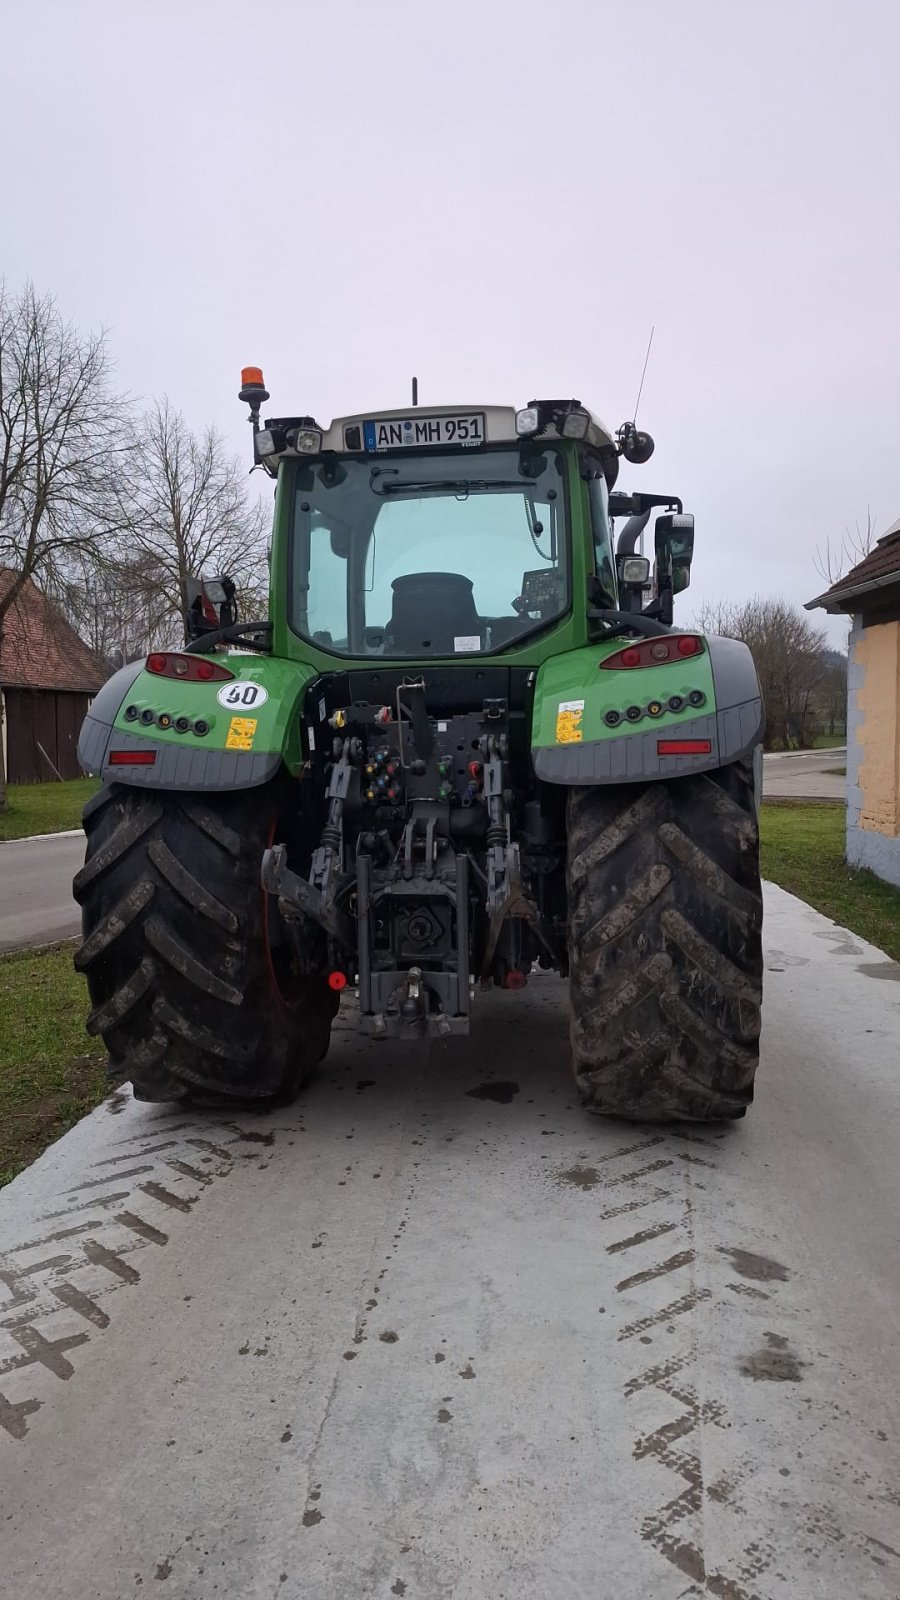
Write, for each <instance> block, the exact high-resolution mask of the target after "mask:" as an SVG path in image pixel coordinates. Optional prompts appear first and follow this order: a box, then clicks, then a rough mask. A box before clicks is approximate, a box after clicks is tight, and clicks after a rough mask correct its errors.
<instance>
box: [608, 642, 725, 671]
mask: <svg viewBox="0 0 900 1600" xmlns="http://www.w3.org/2000/svg"><path fill="white" fill-rule="evenodd" d="M702 651H703V640H702V639H701V638H700V635H699V634H697V633H667V634H662V635H660V637H659V638H658V639H640V640H637V641H636V642H635V643H634V644H629V645H626V647H625V649H624V650H615V651H614V652H613V654H612V655H611V656H607V658H606V660H605V661H601V662H599V666H600V667H611V668H613V669H614V670H617V669H618V668H619V667H661V666H663V665H664V664H665V663H666V662H667V661H685V660H687V659H688V657H689V656H699V655H701V654H702Z"/></svg>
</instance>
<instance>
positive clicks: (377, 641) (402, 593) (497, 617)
mask: <svg viewBox="0 0 900 1600" xmlns="http://www.w3.org/2000/svg"><path fill="white" fill-rule="evenodd" d="M252 389H253V386H252V385H250V386H249V391H248V386H247V385H246V384H245V387H244V388H243V389H242V391H241V394H242V397H243V398H246V399H249V400H250V401H251V408H252V405H253V393H252ZM262 394H265V391H264V390H263V391H262ZM254 418H255V422H256V423H257V424H258V409H257V412H256V413H254ZM650 449H652V441H650V440H649V436H648V435H645V434H642V435H637V434H636V433H635V432H634V430H631V432H630V433H629V432H628V430H620V432H619V435H617V436H614V435H613V434H612V433H611V432H610V430H609V429H608V428H606V427H605V426H604V425H603V423H601V422H600V421H599V420H598V419H597V418H596V417H594V416H592V414H591V413H590V412H589V411H587V410H586V409H585V408H584V407H583V406H581V405H580V403H579V402H578V401H577V400H565V401H534V402H532V403H531V404H530V405H529V406H527V407H525V408H524V409H522V410H519V411H516V410H514V409H513V408H512V407H506V406H457V407H440V408H435V409H434V410H432V411H428V412H425V411H419V410H418V409H413V410H410V411H408V412H402V411H385V412H379V413H371V414H368V415H365V414H363V415H357V416H351V417H342V418H339V419H338V420H337V421H335V422H333V423H332V424H331V425H330V426H329V427H327V428H325V427H321V426H320V425H319V424H318V423H316V422H315V419H314V418H312V417H286V418H276V419H271V420H268V421H267V422H266V424H265V426H264V427H260V426H258V425H257V426H255V431H254V450H255V458H256V462H257V464H258V465H261V466H263V467H264V468H265V469H266V470H267V471H269V472H270V473H272V474H273V475H278V477H279V494H280V496H281V497H282V500H283V501H287V504H286V505H282V514H281V517H280V518H279V525H280V527H281V529H282V530H283V535H284V536H285V537H286V542H287V546H288V557H287V563H286V568H285V577H286V584H285V589H286V607H287V623H288V627H289V629H290V631H291V633H293V634H294V635H295V636H297V637H299V639H301V640H303V641H304V642H305V643H307V644H311V645H313V646H315V647H317V648H318V649H320V650H323V651H325V652H327V653H328V654H332V655H336V656H350V657H354V658H357V659H358V658H364V659H365V658H372V657H376V658H385V659H387V660H395V661H403V660H405V659H415V660H420V661H421V660H426V661H427V660H441V661H444V662H446V661H447V660H458V659H463V660H465V659H466V658H471V657H472V656H494V655H498V654H501V653H505V652H507V651H509V650H510V649H514V648H516V647H518V646H521V645H524V644H526V643H527V642H528V641H530V640H533V639H535V638H536V637H537V636H539V635H544V634H546V633H547V631H548V630H549V629H551V628H552V627H553V626H554V625H555V624H558V623H559V622H560V621H561V619H562V618H564V617H565V616H566V615H567V614H569V613H570V612H572V611H573V609H577V611H578V612H579V614H580V615H581V616H582V617H583V616H584V614H585V607H586V603H587V600H586V593H587V585H588V581H589V580H590V586H591V596H592V599H593V600H594V601H595V602H596V601H599V602H600V603H602V604H603V605H605V606H606V607H607V608H612V609H614V608H615V607H616V606H617V604H618V600H619V594H618V585H617V580H616V568H615V558H614V552H613V548H612V535H611V526H610V517H609V492H610V489H611V487H612V485H613V484H614V482H615V479H616V476H617V473H618V465H619V456H620V455H621V454H623V453H624V452H625V451H628V452H629V454H631V455H634V457H635V459H637V458H638V456H639V455H641V453H642V452H643V455H646V454H649V451H650ZM635 452H637V454H635ZM279 468H281V469H282V470H281V471H279ZM586 526H587V527H588V537H587V540H586V541H585V530H586ZM582 543H586V546H587V548H586V549H585V548H582V547H581V546H582Z"/></svg>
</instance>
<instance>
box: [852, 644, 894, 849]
mask: <svg viewBox="0 0 900 1600" xmlns="http://www.w3.org/2000/svg"><path fill="white" fill-rule="evenodd" d="M853 646H854V649H853V660H854V665H855V666H856V669H857V672H856V674H855V676H856V678H857V682H858V683H859V688H858V690H857V701H856V704H857V711H858V721H857V730H856V737H857V745H858V747H859V767H858V778H857V783H858V785H859V789H860V791H861V793H860V797H859V798H860V807H859V822H858V825H859V827H860V828H865V829H869V830H871V831H873V832H875V833H883V834H887V835H888V837H890V838H897V837H898V836H900V622H882V623H878V624H877V625H876V626H874V627H868V628H864V629H862V630H861V631H860V632H859V633H858V634H856V636H855V639H854V641H853Z"/></svg>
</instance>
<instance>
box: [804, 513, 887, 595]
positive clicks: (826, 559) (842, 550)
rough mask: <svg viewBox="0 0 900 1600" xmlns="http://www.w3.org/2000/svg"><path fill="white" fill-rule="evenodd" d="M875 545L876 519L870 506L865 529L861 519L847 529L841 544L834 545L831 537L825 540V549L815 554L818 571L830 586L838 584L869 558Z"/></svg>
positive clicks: (820, 548)
mask: <svg viewBox="0 0 900 1600" xmlns="http://www.w3.org/2000/svg"><path fill="white" fill-rule="evenodd" d="M874 544H875V519H874V517H873V516H872V510H871V507H870V506H866V522H865V527H862V526H861V525H860V521H859V518H858V517H857V519H856V522H855V523H854V525H853V527H852V528H849V527H848V528H845V529H844V532H843V535H842V536H841V540H840V543H839V544H836V545H833V544H832V542H831V536H830V534H829V536H828V538H827V539H826V540H825V544H824V547H822V546H820V547H819V549H818V550H817V551H816V554H815V565H816V571H817V572H818V573H819V576H820V577H821V578H822V579H823V580H824V581H825V583H827V584H828V586H829V588H830V587H831V585H832V584H834V583H837V582H838V581H839V580H840V579H841V578H842V577H843V576H844V573H845V572H847V571H848V570H849V569H850V567H855V566H856V564H857V562H858V561H862V560H863V558H864V556H867V555H868V554H869V552H870V550H871V549H872V547H873V545H874Z"/></svg>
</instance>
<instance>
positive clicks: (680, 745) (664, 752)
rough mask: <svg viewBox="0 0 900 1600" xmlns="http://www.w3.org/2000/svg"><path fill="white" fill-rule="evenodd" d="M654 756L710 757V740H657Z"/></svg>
mask: <svg viewBox="0 0 900 1600" xmlns="http://www.w3.org/2000/svg"><path fill="white" fill-rule="evenodd" d="M656 754H657V755H658V756H709V755H712V740H711V739H657V741H656Z"/></svg>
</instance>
